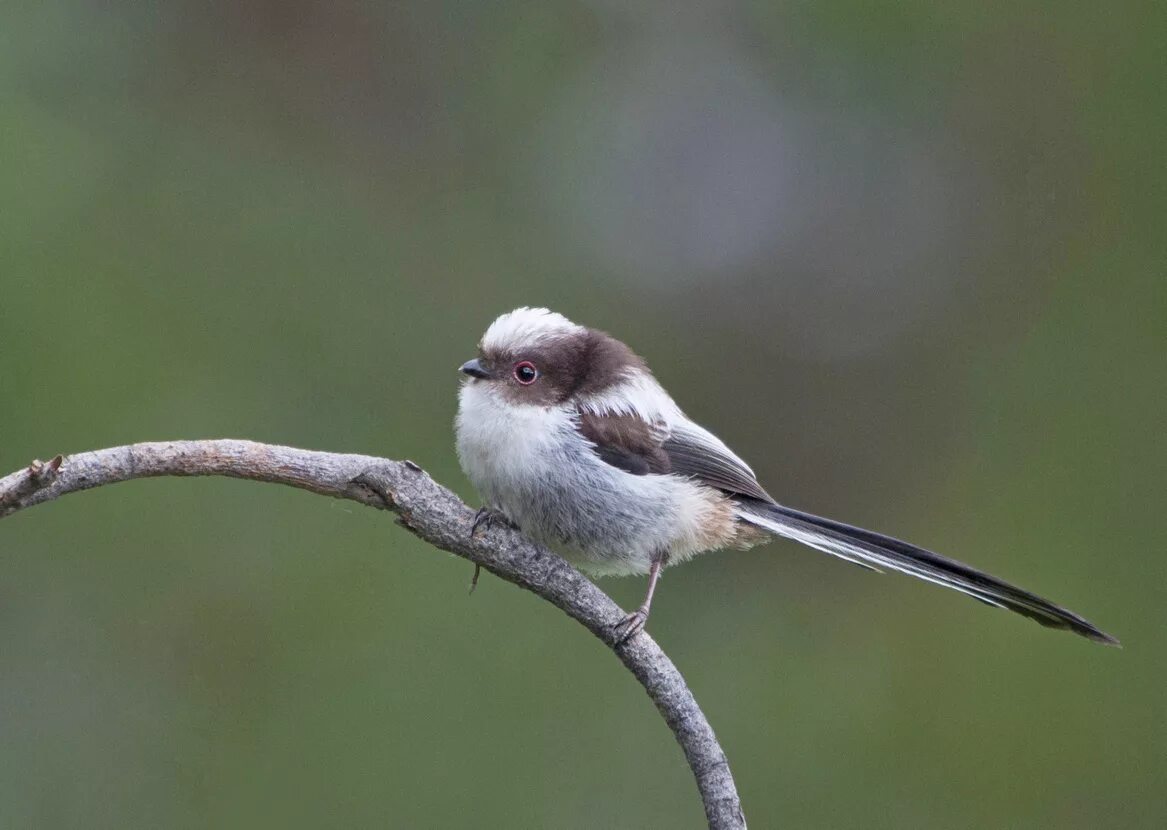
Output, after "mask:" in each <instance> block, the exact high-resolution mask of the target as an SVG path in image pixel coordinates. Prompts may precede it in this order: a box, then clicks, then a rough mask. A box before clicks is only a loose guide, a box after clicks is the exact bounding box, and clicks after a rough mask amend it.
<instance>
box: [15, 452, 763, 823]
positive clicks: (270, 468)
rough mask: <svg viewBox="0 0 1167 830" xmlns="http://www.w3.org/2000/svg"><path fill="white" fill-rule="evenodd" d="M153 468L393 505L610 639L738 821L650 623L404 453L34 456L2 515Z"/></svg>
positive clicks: (714, 813)
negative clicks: (618, 627)
mask: <svg viewBox="0 0 1167 830" xmlns="http://www.w3.org/2000/svg"><path fill="white" fill-rule="evenodd" d="M157 476H230V477H232V478H245V479H250V480H252V481H266V482H272V483H275V484H286V485H288V486H291V487H297V488H299V489H302V490H308V491H310V492H313V493H319V494H320V495H323V496H332V497H334V498H339V499H348V500H350V501H355V502H359V503H361V504H364V505H368V506H369V507H376V508H380V509H385V510H391V511H392V512H394V513H396V514H397V522H398V523H399V524H401V525H402V526H404V527H405V528H407V529H408V530H410V531H411V532H412V533H414V534H415V535H417V536H418V537H419V538H421V539H424V540H425V541H427V542H429V543H430V544H431V545H434V546H435V547H438V548H441V549H442V550H446V551H449V552H451V553H455V554H457V555H458V556H461V557H463V558H465V559H469V560H470V561H471V562H473V563H475V564H476V565H480V566H481V567H483V568H486V569H487V570H488V571H490V572H491V573H493V574H495V575H496V576H499V577H501V578H503V579H505V580H507V581H508V582H513V583H514V584H516V585H518V586H520V587H522V588H526V589H527V590H528V591H531V592H533V593H535V594H537V595H539V596H540V597H542V598H543V599H545V600H547V601H548V602H550V603H551V604H552V605H554V606H556V607H557V608H559V609H561V610H562V611H563V612H564V613H566V614H567V615H568V616H569V617H571V618H572V619H574V620H576V621H577V622H579V623H581V624H582V625H583V626H584V627H585V628H587V629H588V631H590V632H592V633H593V634H594V635H596V637H598V638H599V639H600V640H602V641H603V642H604V643H605V644H606V645H607V646H608V647H609V648H611V649H612V650H613V651H614V652H615V653H616V656H617V657H619V658H620V661H621V662H623V663H624V665H625V666H626V667H627V668H628V670H629V671H631V672H632V674H633V675H635V677H636V679H637V680H639V681H640V683H641V684H642V685H643V686H644V688H645V691H647V692H648V695H649V697H651V698H652V701H653V703H655V704H656V707H657V709H658V710H660V713H661V715H662V716H663V717H664V719H665V722H666V723H667V724H668V726H669V728H670V729H671V730H672V731H673V734H674V735H675V736H676V738H677V742H678V743H680V745H681V749H683V750H684V753H685V758H686V760H687V761H688V762H689V767H690V768H691V769H692V770H693V775H694V776H695V778H696V779H697V788H698V789H699V790H700V792H701V800H702V801H703V802H704V804H705V816H706V818H707V819H708V821H709V827H710V828H714V829H715V830H723V828H744V827H745V826H746V822H745V818H744V817H743V815H742V810H741V802H740V801H739V799H738V794H737V788H736V787H735V786H734V782H733V776H732V775H731V774H730V771H729V763H728V762H727V761H726V758H725V753H724V752H723V751H722V749H721V746H720V744H718V742H717V738H716V736H715V735H714V734H713V729H712V728H711V727H710V726H709V722H708V721H707V720H706V719H705V715H704V714H703V713H702V712H701V709H700V707H698V705H697V701H696V700H695V699H694V698H693V694H692V692H690V691H689V687H688V686H687V685H686V684H685V680H684V678H683V677H682V676H681V673H680V672H678V671H677V668H676V666H674V665H673V663H672V661H671V660H670V659H669V658H668V656H667V655H666V654H665V653H664V652H663V651H662V650H661V649H660V647H659V646H658V645H657V644H656V642H654V641H653V639H652V637H650V636H649V635H648V634H647V633H645V632H642V633H640V634H638V635H637V636H635V637H632V638H631V639H629V640H628V641H626V642H624V643H618V642H617V640H616V637H615V634H614V626H615V624H616V623H617V622H619V621H620V619H621V618H622V617H623V612H622V611H621V610H620V608H619V607H618V606H617V605H616V603H615V602H613V601H612V599H611V598H609V597H608V595H607V594H605V593H604V592H603V591H601V590H600V589H599V588H597V587H596V586H595V585H594V584H593V583H592V582H591V581H590V580H588V579H587V578H586V577H584V576H583V575H582V574H581V573H580V572H579V571H577V570H576V569H575V568H573V567H572V566H571V565H569V564H568V563H567V562H565V561H564V560H563V559H561V558H560V557H558V556H556V555H554V554H552V553H549V552H548V551H546V550H545V549H544V548H541V547H540V546H538V545H536V544H534V543H532V542H530V541H528V540H527V539H525V538H524V537H523V536H521V535H520V534H518V533H516V532H515V531H512V530H510V529H508V528H505V527H500V526H499V525H498V523H495V525H494V526H493V527H490V528H486V529H484V530H483V531H482V532H480V533H479V534H477V535H476V536H475V537H474V538H471V537H470V526H471V522H472V521H473V518H474V512H473V511H472V510H471V509H470V508H469V507H467V506H466V505H465V504H463V503H462V501H461V500H460V499H459V498H458V497H457V496H455V495H454V494H453V493H452V492H450V491H449V490H448V489H446V488H445V487H442V486H441V485H440V484H438V483H437V482H435V481H434V480H433V479H432V478H430V477H429V476H428V475H427V474H426V473H425V472H424V471H423V470H422V469H421V468H420V467H419V466H417V465H416V464H414V463H413V462H412V461H391V460H389V459H385V458H374V457H372V456H366V455H347V454H346V455H342V454H338V453H327V452H314V451H311V450H300V449H294V448H292V447H280V446H275V445H271V444H258V443H255V442H252V441H235V440H212V441H166V442H156V443H143V444H133V445H130V446H125V447H112V448H110V449H104V450H96V451H94V452H86V453H79V454H77V455H71V456H68V457H65V458H62V457H61V456H56V457H55V458H53V459H52V460H51V461H49V462H40V461H34V462H33V463H32V464H31V465H29V467H27V468H26V469H24V470H20V471H18V472H15V473H12V474H11V475H9V476H6V477H4V478H2V479H0V518H4V517H6V516H8V515H10V514H12V513H15V512H16V511H18V510H22V509H24V508H26V507H32V506H33V505H36V504H41V503H42V502H46V501H52V500H53V499H55V498H57V497H59V496H63V495H66V494H68V493H75V492H78V491H81V490H89V489H91V488H94V487H101V486H103V485H106V484H115V483H117V482H119V481H129V480H130V479H135V478H153V477H157Z"/></svg>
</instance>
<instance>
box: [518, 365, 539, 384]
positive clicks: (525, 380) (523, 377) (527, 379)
mask: <svg viewBox="0 0 1167 830" xmlns="http://www.w3.org/2000/svg"><path fill="white" fill-rule="evenodd" d="M514 374H515V380H517V381H518V382H519V383H521V384H523V386H530V385H531V384H532V383H534V382H535V379H536V378H537V377H539V370H538V369H536V368H535V364H534V363H532V362H531V361H529V360H524V361H522V362H521V363H516V364H515V372H514Z"/></svg>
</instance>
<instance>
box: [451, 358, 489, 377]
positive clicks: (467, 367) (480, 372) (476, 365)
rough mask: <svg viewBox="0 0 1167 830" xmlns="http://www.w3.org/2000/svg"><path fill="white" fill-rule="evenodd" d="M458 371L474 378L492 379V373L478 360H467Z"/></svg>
mask: <svg viewBox="0 0 1167 830" xmlns="http://www.w3.org/2000/svg"><path fill="white" fill-rule="evenodd" d="M458 371H460V372H462V373H463V374H466V375H470V377H472V378H480V379H482V380H485V379H487V378H489V377H490V372H488V371H486V369H485V368H483V366H482V362H481V361H480V360H479V359H478V358H474V359H473V360H467V361H466V362H465V363H463V364H462V367H461V368H460V369H459V370H458Z"/></svg>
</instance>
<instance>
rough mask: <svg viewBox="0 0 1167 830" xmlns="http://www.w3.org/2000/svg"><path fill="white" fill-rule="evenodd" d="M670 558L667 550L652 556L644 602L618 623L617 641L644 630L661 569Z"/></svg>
mask: <svg viewBox="0 0 1167 830" xmlns="http://www.w3.org/2000/svg"><path fill="white" fill-rule="evenodd" d="M668 560H669V554H668V552H667V551H665V552H662V553H659V554H657V555H656V556H654V557H653V558H652V567H651V568H649V571H648V592H647V593H645V595H644V602H642V603H641V604H640V607H639V608H637V609H636V610H635V611H633V612H632V613H631V614H628V615H626V616H625V617H624V619H622V620H620V622H618V623H616V642H618V643H623V642H626V641H628V640H630V639H632V638H633V637H635V636H636V635H637V634H639V633H640V632H641V631H643V630H644V626H645V624H646V623H647V622H648V612H649V610H650V609H651V608H652V594H653V591H655V590H656V583H657V581H658V580H659V579H660V572H661V569H662V568H663V567H664V566H665V563H666V562H668Z"/></svg>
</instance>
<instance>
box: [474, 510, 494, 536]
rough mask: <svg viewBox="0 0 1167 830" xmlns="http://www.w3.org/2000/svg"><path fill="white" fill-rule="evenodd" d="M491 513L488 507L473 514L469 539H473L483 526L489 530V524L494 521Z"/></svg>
mask: <svg viewBox="0 0 1167 830" xmlns="http://www.w3.org/2000/svg"><path fill="white" fill-rule="evenodd" d="M493 512H494V511H492V510H491V509H490V508H489V507H480V508H478V512H477V513H475V514H474V521H473V523H471V525H470V538H471V539H473V538H474V537H475V535H477V533H478V528H480V527H482V526H483V525H485V526H486V528H487V529H488V530H489V529H490V525H491V523H492V522H493V521H494V518H493V516H492V513H493Z"/></svg>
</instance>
